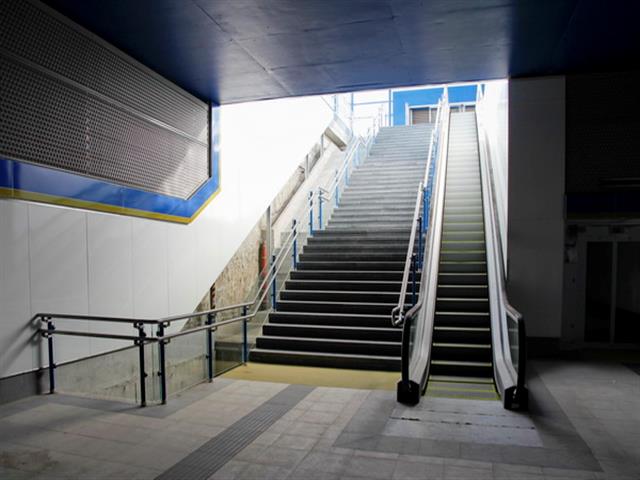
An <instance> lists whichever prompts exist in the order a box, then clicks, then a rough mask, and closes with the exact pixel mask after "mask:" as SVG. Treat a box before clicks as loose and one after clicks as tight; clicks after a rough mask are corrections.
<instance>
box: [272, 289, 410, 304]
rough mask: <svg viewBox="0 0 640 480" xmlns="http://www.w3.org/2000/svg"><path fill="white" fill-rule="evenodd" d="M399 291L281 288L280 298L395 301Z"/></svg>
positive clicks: (305, 300)
mask: <svg viewBox="0 0 640 480" xmlns="http://www.w3.org/2000/svg"><path fill="white" fill-rule="evenodd" d="M399 298H400V291H399V290H398V291H397V292H384V291H383V292H380V291H371V292H370V291H358V290H353V291H348V290H347V291H345V290H282V291H281V292H280V299H281V300H294V301H300V302H342V303H345V304H349V303H394V302H395V303H397V302H398V300H399ZM405 302H406V303H409V302H411V295H410V294H407V297H406V299H405Z"/></svg>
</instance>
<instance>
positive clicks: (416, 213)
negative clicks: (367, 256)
mask: <svg viewBox="0 0 640 480" xmlns="http://www.w3.org/2000/svg"><path fill="white" fill-rule="evenodd" d="M443 104H444V97H443V99H440V100H439V101H438V109H437V113H436V121H435V123H434V128H433V130H432V131H431V141H430V142H429V152H428V154H427V159H428V160H427V164H426V166H425V171H424V179H423V181H422V182H420V184H419V185H418V190H417V193H416V202H415V207H414V210H413V219H412V221H411V225H412V226H413V228H412V229H411V236H410V237H409V245H408V247H407V254H406V257H405V262H404V271H403V274H402V284H401V286H400V294H399V296H398V304H397V305H396V306H395V307H394V308H393V309H392V310H391V324H392V325H393V326H395V327H397V326H400V325H402V322H403V321H404V317H405V314H404V308H405V307H404V305H405V298H406V295H407V288H408V281H409V272H410V271H411V269H412V265H413V264H415V258H414V255H415V254H414V249H415V240H416V228H419V229H420V237H421V238H420V239H422V237H423V234H424V228H423V221H425V220H426V219H425V218H424V217H425V213H426V212H424V210H423V217H420V210H421V206H423V204H424V202H426V201H427V199H426V198H425V189H426V187H427V182H428V181H429V171H430V170H431V169H432V165H433V162H434V161H435V159H434V158H433V154H434V153H435V143H436V142H437V139H438V137H437V132H438V128H439V126H440V120H441V119H440V115H441V109H442V106H443ZM415 275H416V272H415V269H414V272H413V276H414V282H415Z"/></svg>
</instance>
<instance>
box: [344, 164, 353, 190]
mask: <svg viewBox="0 0 640 480" xmlns="http://www.w3.org/2000/svg"><path fill="white" fill-rule="evenodd" d="M350 164H351V162H350V161H347V164H346V165H345V166H344V186H345V187H346V186H347V185H349V165H350Z"/></svg>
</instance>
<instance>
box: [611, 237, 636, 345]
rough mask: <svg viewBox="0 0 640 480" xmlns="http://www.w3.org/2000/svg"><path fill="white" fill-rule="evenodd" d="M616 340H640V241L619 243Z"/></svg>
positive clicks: (630, 341) (632, 341) (621, 341)
mask: <svg viewBox="0 0 640 480" xmlns="http://www.w3.org/2000/svg"><path fill="white" fill-rule="evenodd" d="M617 267H618V268H617V275H616V289H617V293H616V317H615V318H616V321H615V339H614V340H615V342H617V343H638V342H640V242H619V243H618V265H617Z"/></svg>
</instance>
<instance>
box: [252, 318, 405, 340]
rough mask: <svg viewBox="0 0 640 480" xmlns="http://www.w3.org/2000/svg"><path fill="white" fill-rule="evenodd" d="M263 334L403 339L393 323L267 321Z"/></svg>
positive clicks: (326, 337) (351, 338) (327, 337)
mask: <svg viewBox="0 0 640 480" xmlns="http://www.w3.org/2000/svg"><path fill="white" fill-rule="evenodd" d="M262 334H263V335H264V336H269V337H289V338H324V339H340V340H363V341H367V340H372V341H378V342H393V343H398V342H400V341H401V340H402V330H400V329H399V328H393V327H391V323H389V324H388V325H387V328H372V327H353V326H342V325H340V326H337V325H304V324H302V325H299V324H291V323H267V324H265V325H264V326H263V327H262Z"/></svg>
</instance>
